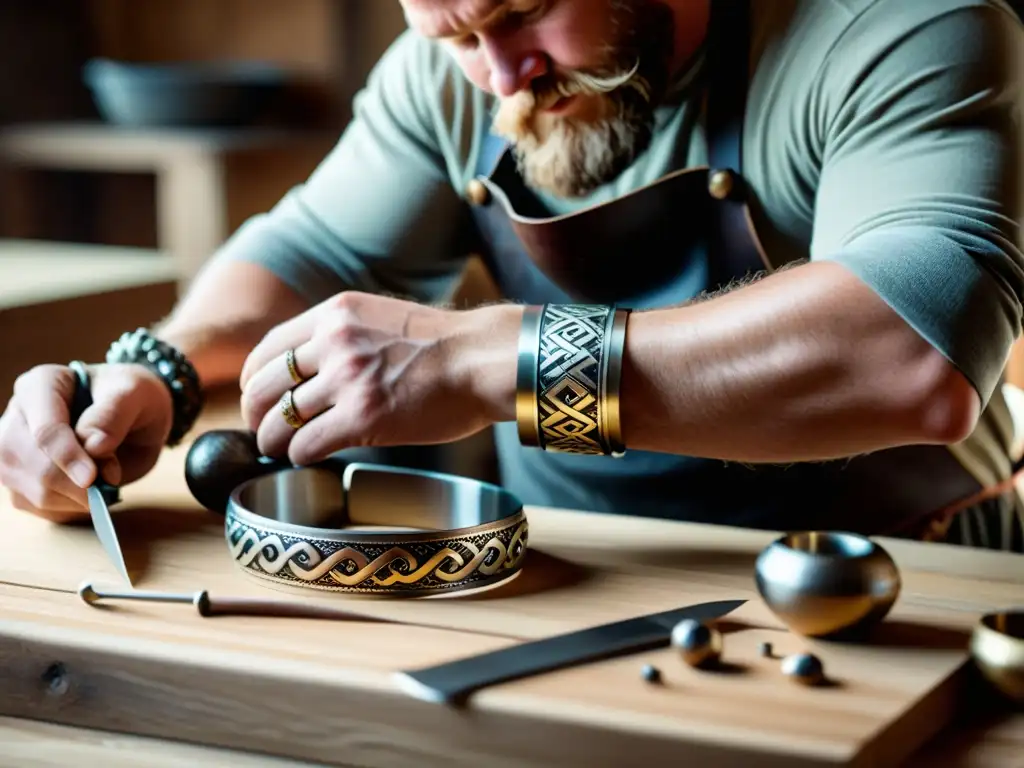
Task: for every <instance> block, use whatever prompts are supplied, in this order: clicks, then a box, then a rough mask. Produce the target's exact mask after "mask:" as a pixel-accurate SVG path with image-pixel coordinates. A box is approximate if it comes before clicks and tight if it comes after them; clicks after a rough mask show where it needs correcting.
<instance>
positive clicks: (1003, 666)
mask: <svg viewBox="0 0 1024 768" xmlns="http://www.w3.org/2000/svg"><path fill="white" fill-rule="evenodd" d="M971 659H972V660H973V661H974V663H975V665H976V666H977V667H978V670H979V671H980V672H981V674H982V676H983V677H984V678H985V679H986V680H987V681H988V682H989V683H990V684H991V685H992V686H993V687H994V688H996V690H998V691H1001V692H1002V693H1003V694H1004V695H1006V696H1007V697H1008V698H1009V699H1010V700H1011V701H1013V702H1016V703H1017V704H1018V705H1024V609H1021V610H1018V611H1007V612H1003V613H989V614H986V615H985V616H982V618H981V621H980V622H978V624H977V626H975V628H974V632H973V633H972V635H971Z"/></svg>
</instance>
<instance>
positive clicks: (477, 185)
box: [466, 179, 490, 205]
mask: <svg viewBox="0 0 1024 768" xmlns="http://www.w3.org/2000/svg"><path fill="white" fill-rule="evenodd" d="M466 197H467V198H468V199H469V202H471V203H472V204H473V205H483V204H484V203H486V202H487V200H488V199H489V198H490V193H489V192H488V191H487V187H485V186H484V184H483V182H482V181H480V179H470V181H469V183H468V184H467V185H466Z"/></svg>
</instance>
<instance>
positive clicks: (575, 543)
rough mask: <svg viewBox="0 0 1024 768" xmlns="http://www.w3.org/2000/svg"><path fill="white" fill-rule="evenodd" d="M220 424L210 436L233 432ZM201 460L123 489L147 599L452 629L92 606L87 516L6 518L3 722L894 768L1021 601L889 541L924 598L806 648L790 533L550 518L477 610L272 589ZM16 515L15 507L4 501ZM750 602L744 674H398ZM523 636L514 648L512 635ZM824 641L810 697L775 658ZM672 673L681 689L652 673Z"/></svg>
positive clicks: (937, 724)
mask: <svg viewBox="0 0 1024 768" xmlns="http://www.w3.org/2000/svg"><path fill="white" fill-rule="evenodd" d="M223 418H224V421H222V422H218V421H217V420H216V419H214V420H210V421H207V422H206V423H205V424H204V428H212V427H214V426H219V425H228V424H232V423H234V421H233V417H232V415H231V414H230V413H228V414H225V415H224V417H223ZM183 458H184V449H179V450H177V451H173V452H168V453H167V454H166V455H165V457H164V460H163V461H162V462H161V464H160V465H159V466H158V468H157V469H156V470H155V471H154V472H153V473H152V474H151V475H150V476H148V477H147V478H146V480H144V481H142V482H140V483H138V484H136V485H135V486H132V487H130V488H127V489H125V491H124V497H125V499H126V502H125V504H123V505H121V506H120V507H119V508H117V511H116V521H117V524H118V528H119V533H120V536H121V539H122V543H123V545H124V547H125V550H126V557H127V558H128V560H129V566H130V567H132V568H133V570H134V571H135V572H136V573H137V574H138V575H137V576H136V586H137V587H139V588H147V589H163V590H184V591H191V590H196V589H200V588H202V589H208V590H209V591H210V592H211V593H212V594H215V595H216V594H223V595H225V596H245V595H253V596H272V597H282V596H290V597H291V598H293V599H296V600H305V601H309V602H320V603H329V604H333V605H338V604H341V605H345V606H347V607H350V608H353V609H357V610H361V611H365V612H367V613H368V614H372V615H381V616H388V617H392V618H409V619H414V620H416V621H426V622H428V623H430V624H433V625H434V627H436V628H421V627H415V628H414V627H407V626H394V625H391V626H388V625H379V624H376V625H375V624H370V623H358V622H335V621H325V620H308V619H301V620H300V619H274V618H248V617H246V618H240V617H217V618H212V619H203V618H200V617H199V616H198V615H196V614H195V613H194V611H193V610H192V609H191V608H190V607H189V606H187V605H160V604H142V603H130V604H129V603H119V604H116V605H114V604H111V605H109V606H93V607H90V606H87V605H85V604H84V603H82V602H81V601H80V600H79V599H78V598H77V596H76V595H75V589H76V587H77V586H78V585H79V584H80V583H81V582H82V581H83V580H86V579H89V580H95V581H96V583H97V584H98V585H105V584H110V585H116V583H117V581H116V575H115V572H114V571H113V569H112V567H111V566H110V564H109V563H108V562H107V561H106V558H105V555H104V553H103V551H102V548H101V547H100V545H99V543H98V541H97V540H96V538H95V535H94V534H93V532H92V531H91V528H89V527H88V526H87V525H83V526H76V527H56V526H53V525H50V524H48V523H45V522H44V521H41V520H37V519H35V518H32V517H30V516H27V515H24V514H19V513H16V512H14V511H12V510H9V509H5V508H0V516H2V518H3V519H4V520H5V523H6V531H5V532H6V535H5V537H3V539H2V540H0V583H2V585H0V617H2V618H0V691H2V692H3V693H0V713H2V714H6V715H12V716H19V717H28V718H34V719H38V720H43V721H49V722H51V723H62V724H66V725H74V726H80V727H86V728H94V729H106V730H111V731H115V732H122V733H129V734H135V735H138V736H159V737H164V738H172V739H175V740H180V741H184V742H194V743H200V744H207V745H213V746H217V747H227V748H235V749H242V750H246V751H249V752H254V753H262V754H267V755H277V756H281V757H286V758H290V759H294V760H308V761H319V762H326V763H336V764H359V765H397V764H399V763H403V764H404V763H408V762H410V761H418V762H424V761H425V762H427V763H434V762H444V763H445V764H446V765H478V764H483V763H486V764H487V765H496V766H506V765H522V764H531V765H594V766H596V765H625V764H632V761H633V760H635V759H638V758H639V756H641V755H642V757H643V760H644V761H645V762H652V763H653V762H655V761H665V762H667V763H669V764H677V763H680V762H682V761H683V760H695V761H697V763H698V764H706V763H707V762H708V761H712V760H713V761H714V762H715V763H716V764H719V765H743V766H751V765H787V766H795V765H812V764H814V765H872V766H882V765H896V764H899V762H900V761H902V760H903V759H904V758H906V757H908V756H909V755H911V754H912V753H913V752H915V751H917V750H918V749H919V748H920V747H921V746H922V745H924V744H925V743H926V742H928V741H929V740H930V739H931V738H932V737H933V736H935V735H936V734H937V733H939V732H940V731H942V730H943V729H945V728H946V727H947V726H948V725H949V724H950V723H951V721H952V717H953V710H954V708H955V705H956V703H957V699H958V697H959V695H960V690H961V689H960V685H961V683H962V681H963V675H962V674H960V673H961V671H962V670H963V669H964V668H965V667H966V655H965V648H966V642H967V633H968V632H969V630H970V629H971V627H972V626H973V625H974V623H975V622H976V620H977V618H978V616H979V615H980V614H981V613H982V612H985V611H988V610H993V609H998V608H1002V607H1006V606H1008V605H1013V604H1015V603H1019V602H1020V599H1021V596H1022V592H1024V590H1022V585H1024V574H1022V569H1021V567H1020V566H1021V560H1020V557H1019V556H1015V555H1009V554H1003V553H984V552H980V551H969V550H965V549H960V548H954V547H945V546H942V545H928V546H924V545H917V544H913V543H908V542H890V541H884V542H883V543H884V544H885V545H886V546H887V547H888V548H889V549H890V551H891V552H892V554H893V555H894V557H895V558H896V559H897V562H898V563H899V565H900V567H901V570H902V574H903V579H904V589H903V592H902V595H901V598H900V600H899V602H898V604H897V606H896V608H895V609H894V611H893V613H892V614H891V618H890V620H889V621H888V622H887V623H886V624H885V625H884V626H883V627H882V628H881V630H880V631H879V633H878V634H877V636H876V637H875V638H874V639H873V641H872V642H871V643H870V644H866V645H840V644H830V643H821V642H810V641H806V640H804V639H801V638H798V637H795V636H793V635H792V634H791V633H789V632H788V631H786V630H785V628H784V627H783V626H782V625H781V624H780V623H779V622H778V621H777V620H776V619H775V618H774V617H773V616H772V614H771V613H770V612H769V611H768V610H767V609H766V608H765V606H763V605H762V604H761V602H760V601H759V599H758V598H757V595H756V592H755V591H754V588H753V581H752V570H751V569H752V564H753V559H754V557H755V556H756V554H757V553H758V552H759V551H760V549H761V548H762V547H763V546H764V545H765V544H767V543H768V542H769V541H770V540H771V538H772V537H773V536H772V534H770V533H767V532H759V531H745V530H737V529H730V528H724V527H716V526H696V525H686V524H680V523H671V522H666V521H656V520H640V519H633V518H625V517H617V516H609V515H595V514H589V513H579V512H569V511H559V510H547V509H530V510H529V515H530V521H531V534H530V544H531V552H530V554H529V555H528V559H527V562H526V567H525V570H524V572H523V574H522V576H520V578H518V579H516V580H515V581H513V582H512V583H510V584H508V585H505V586H503V587H500V588H498V589H494V590H491V591H489V592H485V593H480V594H477V595H469V596H465V597H461V598H444V599H430V600H390V599H381V598H369V597H348V596H345V597H342V596H333V595H323V594H319V593H317V594H310V593H307V592H304V591H298V590H294V589H292V590H286V589H284V588H271V587H270V586H269V585H268V584H266V583H265V582H256V581H255V580H253V579H251V578H248V577H246V576H245V575H244V574H242V573H240V572H239V571H237V569H236V568H235V566H234V564H233V563H232V562H231V560H230V558H229V556H228V554H227V551H226V545H225V543H224V541H223V531H222V527H221V525H220V520H219V519H218V518H217V517H216V516H214V515H211V514H209V513H206V512H203V511H201V510H198V509H197V507H196V505H195V503H194V502H192V501H191V499H190V498H189V495H188V492H187V490H186V488H185V484H184V481H183V477H182V474H181V473H182V461H183ZM3 503H5V504H6V497H4V502H3ZM735 597H742V598H747V599H748V601H749V602H748V603H747V604H745V605H744V606H743V607H742V608H741V609H740V610H738V611H736V612H735V613H734V614H733V615H731V616H730V617H728V622H727V623H725V624H723V629H724V630H725V631H726V645H725V649H726V650H725V658H726V660H727V661H728V662H730V663H731V664H732V665H734V667H733V668H734V670H735V671H734V672H733V673H731V674H724V673H707V672H698V671H695V670H692V669H690V668H688V667H686V666H685V665H684V664H683V663H682V662H681V661H680V660H679V659H678V658H677V657H676V656H675V655H674V654H673V653H672V652H671V650H669V649H664V650H656V651H652V652H645V653H642V654H637V655H634V656H630V657H627V658H622V659H615V660H611V661H606V662H601V663H597V664H591V665H587V666H585V667H580V668H577V669H571V670H564V671H560V672H557V673H552V674H548V675H544V676H541V677H536V678H532V679H529V680H524V681H518V682H514V683H508V684H505V685H502V686H497V687H494V688H492V689H489V690H485V691H482V692H481V693H479V694H477V695H476V696H475V697H473V698H472V699H471V701H470V704H469V706H468V707H467V708H465V709H459V708H449V707H444V706H441V705H435V704H427V703H423V702H420V701H416V700H413V699H411V698H409V697H408V696H406V695H405V694H403V693H402V691H401V689H400V688H399V686H398V685H397V683H396V681H395V679H394V675H393V673H394V672H395V671H396V670H400V669H403V668H413V667H417V666H421V665H425V664H431V663H437V662H441V661H447V660H452V659H456V658H459V657H461V656H464V655H467V654H472V653H476V652H479V651H484V650H488V649H492V648H497V647H501V646H504V645H508V644H510V643H513V642H515V641H514V640H510V639H509V637H517V638H524V639H526V638H538V637H543V636H547V635H551V634H555V633H558V632H563V631H568V630H572V629H578V628H582V627H585V626H588V625H593V624H597V623H601V622H605V621H611V620H616V619H621V618H626V617H629V616H633V615H637V614H641V613H646V612H650V611H657V610H665V609H669V608H674V607H678V606H681V605H684V604H687V603H690V602H696V601H703V600H714V599H726V598H735ZM502 636H504V637H502ZM762 640H769V641H771V642H772V643H773V644H774V645H775V648H776V650H777V652H778V653H780V654H785V653H789V652H793V651H798V650H805V649H810V650H812V651H814V652H815V653H817V654H818V655H819V656H820V657H821V658H822V660H823V661H824V663H825V667H826V670H827V672H828V673H829V675H830V677H832V678H833V679H834V680H835V681H836V683H837V684H836V685H833V686H830V687H825V688H820V689H808V688H803V687H800V686H797V685H794V684H792V683H790V682H789V681H788V680H786V679H785V678H783V677H782V676H781V675H780V673H779V661H778V660H777V659H765V658H761V657H760V656H759V655H758V653H757V646H758V644H759V642H760V641H762ZM645 663H653V664H656V665H658V666H659V667H660V668H661V669H662V671H663V674H664V677H665V684H664V685H662V686H651V685H649V684H647V683H644V682H643V681H642V680H641V678H640V675H639V672H640V668H641V666H642V665H643V664H645Z"/></svg>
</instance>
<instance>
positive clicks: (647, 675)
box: [640, 664, 661, 683]
mask: <svg viewBox="0 0 1024 768" xmlns="http://www.w3.org/2000/svg"><path fill="white" fill-rule="evenodd" d="M640 674H641V675H642V676H643V678H644V680H646V681H647V682H648V683H660V682H661V670H660V669H658V668H657V667H655V666H654V665H652V664H644V668H643V669H642V670H640Z"/></svg>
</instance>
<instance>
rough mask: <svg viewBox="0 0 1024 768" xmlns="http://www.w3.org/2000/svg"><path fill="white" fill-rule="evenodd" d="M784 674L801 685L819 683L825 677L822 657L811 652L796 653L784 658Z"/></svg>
mask: <svg viewBox="0 0 1024 768" xmlns="http://www.w3.org/2000/svg"><path fill="white" fill-rule="evenodd" d="M782 674H784V675H786V677H789V678H791V679H792V680H793V681H794V682H797V683H800V684H801V685H818V684H819V683H820V682H821V681H822V680H824V679H825V670H824V668H823V667H822V665H821V659H819V658H818V657H817V656H815V655H814V654H811V653H796V654H793V655H792V656H787V657H786V658H785V659H783V660H782Z"/></svg>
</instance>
